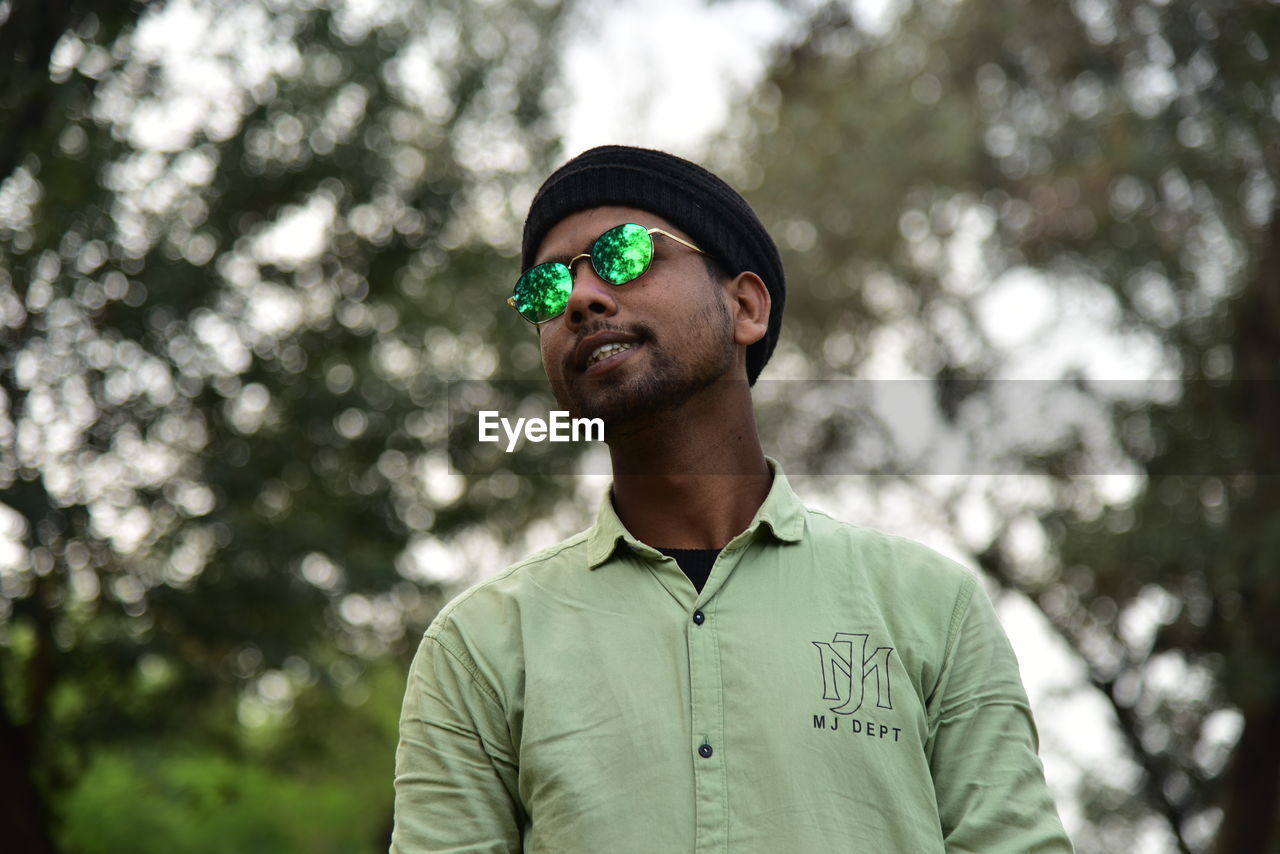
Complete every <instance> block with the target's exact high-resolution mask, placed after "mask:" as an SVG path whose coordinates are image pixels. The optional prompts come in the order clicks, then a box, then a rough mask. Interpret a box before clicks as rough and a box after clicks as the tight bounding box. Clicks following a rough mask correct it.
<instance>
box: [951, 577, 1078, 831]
mask: <svg viewBox="0 0 1280 854" xmlns="http://www.w3.org/2000/svg"><path fill="white" fill-rule="evenodd" d="M965 591H967V593H966V592H962V593H961V595H960V597H959V598H958V600H957V602H956V607H955V612H954V613H953V615H952V626H951V631H950V633H949V636H950V637H951V638H952V639H953V640H952V642H951V644H950V648H949V650H948V654H947V658H946V662H945V664H944V669H943V672H942V676H941V678H940V679H939V684H938V686H937V688H936V690H935V692H934V695H933V698H932V700H931V703H930V720H931V736H930V745H929V763H930V769H931V771H932V773H933V780H934V790H935V792H936V795H937V799H938V815H939V817H940V819H941V821H942V834H943V838H944V840H945V842H946V850H947V852H948V854H960V852H965V854H968V852H973V854H1031V852H1036V854H1070V852H1071V850H1072V849H1071V842H1070V840H1068V839H1067V836H1066V833H1065V832H1064V831H1063V829H1062V823H1061V821H1060V820H1059V818H1058V813H1057V810H1056V809H1055V807H1054V804H1053V799H1052V797H1050V795H1049V789H1048V786H1047V785H1046V784H1045V780H1044V769H1043V766H1041V764H1040V758H1039V756H1037V753H1036V751H1037V747H1038V737H1037V735H1036V728H1035V722H1034V721H1033V720H1032V717H1031V708H1030V706H1029V704H1028V703H1027V697H1026V692H1025V691H1024V690H1023V687H1022V681H1021V679H1020V678H1019V675H1018V662H1017V659H1016V658H1015V657H1014V654H1013V649H1012V647H1011V646H1010V645H1009V641H1008V638H1007V637H1006V636H1005V634H1004V630H1003V629H1002V628H1001V627H1000V623H999V621H998V620H997V619H996V615H995V610H994V609H993V608H992V607H991V602H990V600H989V599H988V598H987V596H986V594H985V593H983V591H982V590H981V589H980V588H978V586H977V584H976V582H975V583H973V584H971V585H966V587H965Z"/></svg>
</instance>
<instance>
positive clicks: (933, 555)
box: [805, 509, 977, 587]
mask: <svg viewBox="0 0 1280 854" xmlns="http://www.w3.org/2000/svg"><path fill="white" fill-rule="evenodd" d="M805 515H806V518H805V522H806V525H805V527H806V530H805V534H806V537H808V538H809V539H810V544H811V547H812V548H814V549H815V550H817V551H820V552H822V553H825V554H827V555H829V556H831V557H838V558H843V559H845V560H848V561H850V562H851V563H850V564H846V565H853V566H857V567H859V568H861V569H864V570H866V571H869V572H872V573H873V574H876V575H882V576H885V577H886V578H890V579H898V580H900V581H903V582H909V583H920V582H937V583H943V584H946V585H947V586H956V587H973V586H975V585H976V584H977V577H976V575H975V574H974V573H973V572H972V571H971V570H969V569H967V568H965V567H964V566H961V565H960V564H959V563H957V562H956V561H954V560H952V559H951V558H949V557H946V556H945V555H943V554H941V553H940V552H938V551H936V550H934V549H932V548H930V547H929V546H927V545H925V544H923V543H921V542H918V541H916V540H913V539H910V538H907V537H903V536H899V535H897V534H889V533H886V532H884V531H880V530H877V529H875V528H869V527H865V526H863V525H855V524H852V523H850V522H843V521H841V520H839V519H835V518H833V517H832V516H829V515H828V514H826V513H824V512H822V511H821V510H812V509H806V511H805Z"/></svg>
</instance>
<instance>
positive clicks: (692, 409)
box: [392, 146, 1071, 854]
mask: <svg viewBox="0 0 1280 854" xmlns="http://www.w3.org/2000/svg"><path fill="white" fill-rule="evenodd" d="M523 256H524V257H523V266H524V268H525V271H526V272H525V273H524V274H523V275H522V276H521V278H520V280H519V283H518V284H517V286H516V292H515V294H514V295H513V297H512V300H511V302H512V305H513V306H515V307H516V308H517V309H518V310H519V311H520V312H521V313H522V314H523V315H525V317H526V318H527V319H529V320H531V321H533V322H535V323H537V324H538V335H539V340H540V344H541V348H542V359H543V365H544V367H545V368H546V372H547V376H548V378H549V379H550V380H551V382H552V385H553V387H554V389H555V391H556V395H557V398H558V399H559V400H560V402H561V403H562V404H563V405H564V406H566V407H567V408H569V409H570V410H571V411H572V412H573V413H574V414H575V415H579V416H588V417H601V418H603V419H604V420H605V423H606V439H607V441H608V443H609V450H610V456H611V460H612V464H613V471H614V482H613V487H612V490H611V491H610V493H609V495H608V496H606V498H605V499H604V501H603V502H602V504H601V507H600V511H599V516H598V520H597V522H596V524H595V526H594V527H593V528H591V529H590V530H588V531H586V532H584V533H581V534H578V535H576V536H574V537H571V538H569V539H568V540H566V541H564V542H562V543H560V544H559V545H557V546H555V547H553V548H551V549H548V550H546V551H544V552H542V553H540V554H537V555H534V556H533V557H531V558H529V559H528V560H526V561H524V562H522V563H520V564H518V565H516V566H514V567H511V568H509V569H507V570H506V571H504V572H502V573H500V574H499V575H497V576H496V577H494V578H492V579H490V580H488V581H486V582H484V583H482V584H480V585H478V586H476V587H474V588H472V589H471V590H469V591H467V592H466V593H464V594H462V595H461V596H459V597H458V598H457V599H455V600H454V601H453V602H452V603H450V604H449V605H448V606H447V607H446V608H445V609H444V610H443V611H441V613H440V614H439V615H438V616H437V617H436V619H435V621H434V622H433V623H432V625H431V627H430V628H429V629H428V630H427V632H426V635H425V637H424V638H423V641H422V645H421V647H420V648H419V651H418V655H417V657H416V659H415V661H414V664H413V669H412V672H411V674H410V677H409V683H408V687H407V690H406V693H405V701H404V709H403V712H402V716H401V725H400V726H401V735H400V745H399V750H398V753H397V761H396V826H395V833H394V837H393V841H392V850H393V851H395V852H400V853H401V854H419V852H427V851H450V852H462V851H466V852H479V851H486V852H487V851H504V852H505V851H519V850H522V849H523V850H524V851H534V852H684V851H698V852H702V851H729V852H766V854H772V852H788V854H792V853H793V852H794V854H802V853H803V852H823V854H826V852H831V851H859V852H861V851H865V852H876V854H884V852H902V854H924V852H941V851H955V852H959V851H965V852H982V854H999V852H1030V851H1035V852H1066V851H1070V850H1071V846H1070V843H1069V842H1068V841H1067V839H1066V837H1065V835H1064V834H1063V831H1062V827H1061V824H1060V823H1059V820H1058V817H1057V814H1056V812H1055V810H1054V806H1053V803H1052V801H1051V799H1050V797H1049V795H1048V792H1047V789H1046V787H1045V783H1044V777H1043V773H1042V770H1041V765H1040V762H1039V760H1038V758H1037V756H1036V735H1035V729H1034V725H1033V723H1032V720H1031V715H1030V711H1029V709H1028V707H1027V701H1026V697H1025V694H1024V692H1023V689H1022V686H1021V683H1020V681H1019V678H1018V670H1017V663H1016V662H1015V660H1014V657H1013V653H1012V651H1011V649H1010V647H1009V644H1008V641H1007V640H1006V639H1005V636H1004V634H1003V632H1002V631H1001V630H1000V627H999V624H998V623H997V621H996V618H995V615H994V613H993V611H992V608H991V605H990V603H989V601H988V600H987V598H986V596H985V595H984V594H983V593H982V591H981V589H980V588H979V587H978V584H977V581H976V579H975V578H974V576H973V575H972V574H970V573H969V572H966V571H965V570H964V569H962V568H960V567H958V566H956V565H955V564H953V563H951V562H949V561H947V560H946V559H944V558H942V557H940V556H939V555H937V554H935V553H934V552H931V551H929V550H928V549H926V548H924V547H922V546H920V545H917V544H915V543H912V542H909V541H907V540H903V539H900V538H897V537H891V536H887V535H884V534H880V533H877V532H875V531H872V530H869V529H866V528H861V527H855V526H852V525H846V524H843V523H840V522H836V521H834V520H832V519H831V518H829V517H827V516H825V515H823V514H821V513H816V512H813V511H810V510H807V509H806V508H805V507H804V506H803V505H801V504H800V502H799V501H798V500H797V498H796V497H795V495H794V493H793V492H792V491H791V489H790V487H789V486H788V485H787V481H786V478H785V477H784V476H783V474H782V472H781V471H779V470H778V468H777V466H776V465H774V464H773V463H772V462H771V461H769V460H767V459H766V457H765V456H764V453H763V451H762V449H761V446H760V441H759V438H758V436H757V432H756V427H755V421H754V417H753V414H752V405H751V397H750V390H749V384H751V383H754V381H755V379H756V377H757V376H758V375H759V373H760V370H761V368H763V367H764V364H765V362H766V361H767V360H768V358H769V355H770V353H771V351H772V350H773V347H774V344H775V343H776V341H777V338H778V328H779V323H780V320H781V315H782V306H783V299H784V295H785V280H784V277H783V271H782V266H781V262H780V260H779V257H778V253H777V250H776V248H775V247H774V244H773V241H772V240H771V239H770V238H769V236H768V234H767V232H766V231H765V229H764V227H763V226H762V225H761V223H760V221H759V220H758V218H757V217H756V215H755V214H754V213H753V212H752V211H751V208H750V207H749V206H748V205H747V203H746V202H745V201H744V200H743V199H742V198H741V196H739V195H738V194H737V193H736V192H735V191H734V190H732V189H731V188H730V187H729V186H728V185H727V184H725V183H724V182H723V181H721V180H720V179H719V178H717V177H716V176H714V175H712V174H711V173H709V172H707V171H706V170H704V169H702V168H701V167H699V166H696V165H694V164H692V163H689V162H687V161H684V160H681V159H679V158H676V157H673V156H671V155H668V154H665V153H661V152H656V151H648V150H643V149H634V148H625V147H618V146H608V147H604V148H597V149H593V150H591V151H588V152H586V153H585V154H582V155H581V156H579V157H577V158H575V159H574V160H571V161H570V162H569V163H567V164H566V165H565V166H563V167H561V168H560V169H559V170H558V171H557V172H555V173H554V174H553V175H552V176H551V177H550V178H548V179H547V181H546V183H545V184H544V185H543V186H542V188H541V190H539V192H538V194H537V195H536V196H535V198H534V200H533V203H532V205H531V208H530V211H529V215H528V218H527V220H526V223H525V231H524V246H523Z"/></svg>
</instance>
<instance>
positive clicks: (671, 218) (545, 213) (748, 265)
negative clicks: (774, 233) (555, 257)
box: [521, 145, 787, 384]
mask: <svg viewBox="0 0 1280 854" xmlns="http://www.w3.org/2000/svg"><path fill="white" fill-rule="evenodd" d="M605 205H623V206H626V207H631V208H638V209H640V210H644V211H648V212H649V213H654V214H657V215H658V216H660V217H662V218H663V219H665V220H667V221H668V222H670V223H671V224H672V225H674V226H676V227H677V228H679V229H680V230H681V231H683V232H685V233H686V234H688V235H689V237H690V238H691V239H692V240H693V242H694V243H696V244H698V246H699V247H701V248H702V249H703V250H705V251H706V252H707V253H708V254H709V255H710V256H711V257H712V258H714V259H715V260H716V262H717V263H719V264H720V266H721V267H722V268H724V270H725V272H727V273H728V274H729V275H731V276H736V275H737V274H738V273H743V272H752V273H755V274H756V275H757V276H759V277H760V278H761V280H763V281H764V284H765V287H766V288H768V289H769V297H770V299H771V301H772V306H771V308H770V310H769V328H768V330H766V331H765V334H764V337H763V338H761V339H760V340H759V341H757V342H756V343H754V344H752V345H751V346H749V347H747V379H748V381H750V382H751V383H752V384H755V381H756V377H758V376H759V375H760V371H761V369H763V368H764V366H765V363H766V362H768V361H769V356H770V355H772V354H773V348H774V346H775V345H776V344H777V343H778V329H779V327H780V326H781V325H782V306H783V304H784V303H785V302H786V298H787V281H786V276H785V274H784V273H783V272H782V259H781V258H780V257H779V255H778V247H777V246H775V245H774V243H773V239H772V238H771V237H769V232H767V231H765V228H764V225H763V224H762V223H761V222H760V218H759V217H757V216H756V214H755V211H753V210H751V206H750V205H748V204H747V201H746V199H744V198H742V196H740V195H739V194H738V192H737V191H736V190H734V189H733V188H732V187H730V186H729V185H728V184H726V183H725V182H724V181H722V180H721V179H720V178H718V177H717V176H715V175H713V174H711V173H710V172H708V171H707V170H706V169H703V168H702V167H701V166H699V165H697V164H696V163H690V162H689V161H688V160H684V159H682V158H679V157H676V156H675V155H673V154H667V153H666V152H665V151H654V150H651V149H647V148H631V147H629V146H624V145H602V146H600V147H599V148H593V149H591V150H590V151H585V152H583V153H582V154H579V155H578V156H577V157H575V158H573V159H572V160H570V161H569V162H568V163H566V164H564V165H563V166H561V167H560V168H559V169H557V170H556V171H555V172H553V173H552V174H551V177H550V178H548V179H547V180H546V181H545V182H543V184H542V187H541V188H539V190H538V192H537V195H535V196H534V197H533V203H532V204H530V205H529V215H528V217H526V218H525V221H524V242H523V244H522V247H521V258H522V269H525V270H527V269H529V268H530V267H532V266H533V259H534V255H535V254H536V253H537V251H538V247H539V246H540V245H541V244H542V239H543V238H544V237H546V235H547V232H548V231H550V230H551V229H552V227H554V226H555V225H556V224H557V223H559V222H560V221H561V220H562V219H564V218H565V217H567V216H569V215H570V214H573V213H577V212H578V211H582V210H587V209H588V208H597V207H603V206H605Z"/></svg>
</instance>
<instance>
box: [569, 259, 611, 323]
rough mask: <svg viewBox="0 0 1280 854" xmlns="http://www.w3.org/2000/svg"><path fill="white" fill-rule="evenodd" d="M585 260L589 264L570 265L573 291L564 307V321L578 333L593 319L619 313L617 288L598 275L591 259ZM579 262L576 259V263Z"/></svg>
mask: <svg viewBox="0 0 1280 854" xmlns="http://www.w3.org/2000/svg"><path fill="white" fill-rule="evenodd" d="M580 257H582V256H580ZM584 260H585V261H586V262H587V263H585V264H577V263H570V267H569V269H571V270H573V272H574V276H573V291H572V292H571V293H570V294H569V302H568V303H567V304H566V305H565V307H564V321H565V325H566V326H567V327H568V328H569V329H570V331H576V330H577V329H579V328H580V327H581V326H582V325H583V324H584V323H586V322H587V321H588V320H590V319H591V318H592V317H597V316H601V317H603V316H608V315H611V314H616V313H617V311H618V303H617V299H616V293H617V286H616V285H611V284H609V283H608V282H606V281H605V280H604V279H601V278H600V277H599V276H598V275H596V271H595V268H594V267H592V266H591V259H590V258H584ZM577 261H578V259H577V258H575V259H574V262H577Z"/></svg>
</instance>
